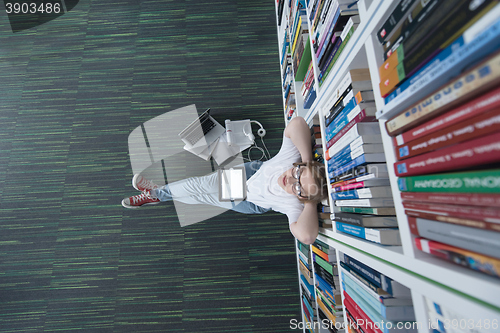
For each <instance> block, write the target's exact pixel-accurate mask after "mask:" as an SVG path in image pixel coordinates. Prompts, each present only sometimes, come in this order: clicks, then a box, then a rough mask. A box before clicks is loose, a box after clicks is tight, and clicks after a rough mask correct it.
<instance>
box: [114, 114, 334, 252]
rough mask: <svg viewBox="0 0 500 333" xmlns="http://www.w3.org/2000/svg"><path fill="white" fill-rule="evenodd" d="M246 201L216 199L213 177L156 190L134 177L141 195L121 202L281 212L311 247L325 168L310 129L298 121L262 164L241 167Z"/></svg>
mask: <svg viewBox="0 0 500 333" xmlns="http://www.w3.org/2000/svg"><path fill="white" fill-rule="evenodd" d="M245 169H246V175H247V198H246V200H245V201H242V202H241V203H239V204H237V205H232V204H231V203H230V202H220V201H219V200H218V190H219V187H218V183H217V173H212V174H209V175H207V176H202V177H192V178H188V179H185V180H182V181H178V182H174V183H170V184H168V185H165V186H161V187H159V186H157V185H156V184H154V183H152V182H151V181H148V180H146V179H144V178H143V177H142V176H140V175H135V176H134V178H133V180H132V185H133V186H134V188H136V189H137V190H139V191H141V192H142V193H141V194H139V195H135V196H132V197H129V198H125V199H123V201H122V205H123V206H124V207H126V208H138V207H141V206H144V205H154V204H158V203H160V202H162V201H171V200H177V201H180V202H183V203H186V204H210V205H214V206H219V207H223V208H227V209H231V210H234V211H237V212H240V213H245V214H262V213H265V212H266V211H269V210H271V209H272V210H274V211H277V212H280V213H283V214H285V215H286V216H287V217H288V223H289V227H290V231H291V232H292V234H293V235H294V236H295V237H296V238H297V239H298V240H299V241H301V242H302V243H305V244H311V243H313V242H314V241H315V239H316V237H317V235H318V213H317V204H318V202H320V201H321V200H323V199H324V198H325V197H326V196H327V195H328V191H327V184H326V174H325V169H324V166H323V164H321V163H318V162H316V161H313V160H312V148H311V134H310V130H309V126H308V125H307V123H306V122H305V120H304V119H303V118H301V117H296V118H293V119H292V120H291V121H290V122H289V124H288V126H287V127H286V128H285V131H284V135H283V143H282V145H281V149H280V151H279V152H278V154H276V156H274V157H273V158H272V159H270V160H269V161H266V162H263V163H262V162H251V163H245Z"/></svg>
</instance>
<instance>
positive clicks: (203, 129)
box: [185, 118, 216, 145]
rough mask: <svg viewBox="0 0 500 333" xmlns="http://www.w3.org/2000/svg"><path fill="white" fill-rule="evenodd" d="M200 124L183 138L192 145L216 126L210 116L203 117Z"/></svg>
mask: <svg viewBox="0 0 500 333" xmlns="http://www.w3.org/2000/svg"><path fill="white" fill-rule="evenodd" d="M200 125H201V126H196V128H195V129H194V130H193V131H192V132H191V133H189V135H188V136H187V137H186V138H185V139H186V140H187V141H189V143H190V144H192V145H194V144H195V143H197V142H198V141H199V140H201V138H202V137H203V136H204V135H206V134H207V133H208V132H209V131H210V130H211V129H212V128H214V127H215V126H216V124H215V123H214V122H213V121H212V120H211V119H210V118H207V119H205V120H204V121H203V122H202V123H201V124H200Z"/></svg>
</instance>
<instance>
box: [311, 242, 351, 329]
mask: <svg viewBox="0 0 500 333" xmlns="http://www.w3.org/2000/svg"><path fill="white" fill-rule="evenodd" d="M311 249H312V255H313V271H314V290H315V294H316V304H317V306H318V315H319V319H320V321H321V322H322V323H325V322H327V323H328V325H323V326H325V327H328V328H338V327H342V323H343V322H344V315H343V307H342V297H341V294H340V281H339V271H338V267H337V255H336V250H335V249H334V248H332V247H331V246H329V245H328V244H326V243H324V242H322V241H320V240H316V241H315V242H314V243H313V244H312V245H311Z"/></svg>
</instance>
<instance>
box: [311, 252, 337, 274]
mask: <svg viewBox="0 0 500 333" xmlns="http://www.w3.org/2000/svg"><path fill="white" fill-rule="evenodd" d="M315 261H316V262H317V263H318V265H320V266H321V267H323V268H324V269H325V270H326V271H327V272H328V273H330V274H332V275H336V274H334V270H333V266H332V264H331V263H329V262H327V261H326V260H324V259H323V258H321V257H320V256H315Z"/></svg>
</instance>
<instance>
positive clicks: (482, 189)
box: [398, 169, 500, 193]
mask: <svg viewBox="0 0 500 333" xmlns="http://www.w3.org/2000/svg"><path fill="white" fill-rule="evenodd" d="M398 186H399V190H400V191H403V192H446V193H450V192H451V193H500V169H490V170H480V171H467V172H450V173H439V174H430V175H421V176H413V177H401V178H398Z"/></svg>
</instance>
